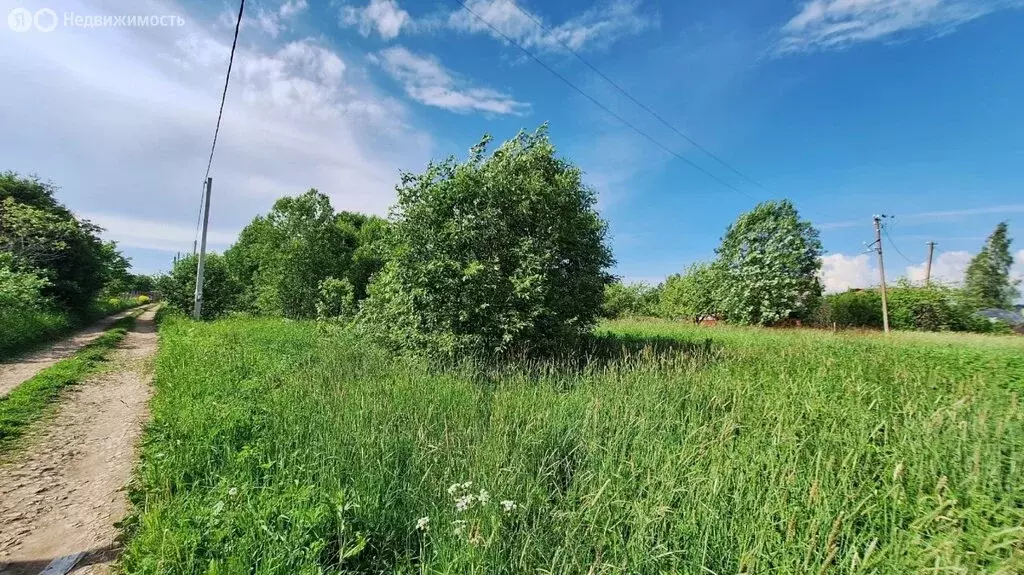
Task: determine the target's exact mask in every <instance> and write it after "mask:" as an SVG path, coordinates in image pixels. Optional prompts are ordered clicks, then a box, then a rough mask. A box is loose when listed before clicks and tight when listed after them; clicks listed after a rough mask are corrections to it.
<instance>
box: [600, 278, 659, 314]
mask: <svg viewBox="0 0 1024 575" xmlns="http://www.w3.org/2000/svg"><path fill="white" fill-rule="evenodd" d="M659 294H660V290H659V288H657V287H654V286H649V285H647V284H644V283H634V284H629V285H626V284H624V283H622V282H620V281H617V282H615V283H611V284H608V285H607V286H605V288H604V304H602V305H601V315H603V316H604V317H606V318H609V319H614V318H617V317H642V316H653V315H655V314H656V313H657V310H658V298H659Z"/></svg>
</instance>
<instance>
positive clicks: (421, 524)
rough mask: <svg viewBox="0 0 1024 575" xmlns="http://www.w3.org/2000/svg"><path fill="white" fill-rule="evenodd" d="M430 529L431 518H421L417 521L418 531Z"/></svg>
mask: <svg viewBox="0 0 1024 575" xmlns="http://www.w3.org/2000/svg"><path fill="white" fill-rule="evenodd" d="M429 528H430V517H420V518H419V519H417V520H416V529H418V530H420V531H426V530H427V529H429Z"/></svg>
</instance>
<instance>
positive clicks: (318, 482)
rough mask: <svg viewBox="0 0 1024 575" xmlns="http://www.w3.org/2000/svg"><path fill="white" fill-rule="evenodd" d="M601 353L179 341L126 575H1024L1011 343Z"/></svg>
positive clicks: (139, 491) (661, 346) (168, 344)
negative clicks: (566, 358) (402, 351)
mask: <svg viewBox="0 0 1024 575" xmlns="http://www.w3.org/2000/svg"><path fill="white" fill-rule="evenodd" d="M604 331H605V336H604V337H605V338H606V339H605V343H606V345H605V346H604V349H605V350H606V352H607V351H608V350H609V349H611V348H614V347H615V342H616V341H621V342H625V343H626V344H628V345H624V346H623V349H622V351H621V352H620V353H618V354H611V356H612V357H611V359H607V357H605V358H593V359H594V361H591V362H589V364H587V365H584V362H577V363H576V364H575V365H572V366H565V367H562V368H559V367H553V366H543V365H535V366H532V367H527V368H522V367H521V368H516V369H513V368H509V369H507V370H505V371H504V372H503V373H494V372H493V371H491V372H488V374H487V375H480V374H479V373H477V372H473V371H471V370H469V369H460V368H455V367H451V368H449V369H439V368H437V367H433V368H432V367H430V366H427V365H424V364H421V363H419V362H417V361H415V360H408V359H399V358H395V357H392V356H389V355H387V354H385V353H383V352H381V351H379V350H376V349H374V348H372V347H368V346H367V345H366V344H365V343H364V342H362V341H359V340H356V339H352V338H351V337H350V336H347V335H345V334H333V335H331V334H325V333H323V332H320V331H318V330H317V329H316V328H315V327H314V326H313V325H312V324H306V323H299V322H285V321H277V320H265V319H255V320H254V319H246V320H243V319H232V320H224V321H220V322H216V323H212V324H197V323H194V322H191V321H188V320H183V319H180V318H169V319H168V320H167V322H166V324H165V325H164V327H163V328H162V330H161V349H160V352H159V356H158V361H157V372H156V385H157V393H156V396H155V398H154V400H153V403H152V410H153V419H152V423H151V424H150V426H149V427H148V429H147V430H146V434H145V439H144V445H143V449H142V460H141V463H140V466H139V468H138V477H137V481H136V483H135V486H134V488H133V490H132V492H131V498H132V501H133V503H134V509H135V512H134V514H133V516H132V517H131V518H130V519H129V520H128V521H127V522H126V524H125V529H126V535H127V537H128V539H127V541H128V542H127V549H126V552H125V554H124V557H123V562H124V567H125V569H126V571H127V572H129V573H200V572H203V573H243V572H244V573H321V572H330V573H339V572H348V573H354V572H386V573H393V572H394V573H451V574H456V573H458V574H464V573H509V574H513V573H514V574H520V573H656V574H660V573H705V574H706V573H714V574H726V573H729V574H733V573H908V572H934V573H946V572H949V573H953V572H955V573H1006V574H1009V573H1020V572H1022V571H1024V527H1022V524H1024V410H1022V409H1021V407H1020V400H1019V395H1020V392H1021V388H1022V387H1024V379H1022V378H1024V347H1022V345H1021V343H1020V340H1011V339H998V338H987V339H984V338H980V337H979V338H972V337H970V336H967V337H962V336H948V335H947V336H941V337H940V336H935V335H931V336H929V337H919V336H917V335H916V334H915V335H914V336H907V337H903V336H897V337H892V338H890V339H884V338H882V337H877V336H852V335H832V334H828V333H816V332H815V333H808V332H773V331H766V330H740V329H701V328H692V327H689V326H683V325H679V324H673V323H668V322H650V323H644V322H636V323H625V322H624V323H613V324H610V325H608V326H606V327H605V328H604ZM706 340H710V342H707V341H706ZM645 341H651V342H654V343H656V344H657V345H651V346H647V347H644V346H643V345H642V344H643V342H645ZM673 341H674V342H680V345H676V346H674V345H666V342H673ZM686 342H691V343H693V344H694V345H683V344H685V343H686ZM606 356H607V353H606ZM581 366H582V367H581ZM466 482H472V484H471V485H468V486H466V485H463V484H464V483H466ZM481 490H485V491H486V495H487V499H488V501H487V502H486V503H485V504H484V503H481V500H480V496H481ZM468 495H472V496H473V498H467V497H466V496H468ZM460 497H461V498H462V500H461V503H462V504H463V505H466V504H468V507H467V508H466V509H464V510H459V509H458V508H457V503H459V501H458V499H459V498H460ZM502 501H506V504H505V505H506V506H508V507H509V508H510V509H509V510H508V511H506V510H505V508H504V507H503V506H502V504H501V502H502ZM511 502H514V505H515V507H514V509H511V507H512V503H511ZM424 518H429V519H424ZM418 524H419V525H420V526H421V527H422V528H418V527H417V525H418Z"/></svg>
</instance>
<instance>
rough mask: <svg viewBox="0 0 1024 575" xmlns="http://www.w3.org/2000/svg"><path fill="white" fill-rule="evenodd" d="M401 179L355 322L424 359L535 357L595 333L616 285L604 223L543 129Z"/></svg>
mask: <svg viewBox="0 0 1024 575" xmlns="http://www.w3.org/2000/svg"><path fill="white" fill-rule="evenodd" d="M489 141H490V138H489V137H486V136H485V137H484V139H483V140H482V141H481V142H480V143H479V144H478V145H476V146H474V147H473V149H472V150H471V153H470V157H469V158H468V159H467V160H466V161H464V162H461V163H459V162H456V160H455V159H454V158H449V159H448V160H446V161H443V162H441V163H431V164H430V165H429V166H428V167H427V170H426V171H425V172H424V173H422V174H408V173H406V174H403V175H402V183H401V185H399V186H398V204H397V206H396V207H395V208H394V209H393V211H392V224H391V228H390V231H389V233H388V234H387V240H386V242H387V252H386V261H385V264H384V268H383V270H382V271H381V272H380V273H378V274H377V275H376V276H375V278H374V280H373V282H371V284H370V296H369V298H368V299H367V300H366V301H365V302H364V303H363V307H362V309H361V310H360V321H361V324H362V325H364V326H366V327H367V328H369V329H370V330H371V331H372V332H373V333H375V334H377V335H380V336H382V337H383V339H385V340H386V341H388V342H390V343H392V344H394V345H398V346H403V347H415V348H420V349H423V350H425V351H428V352H433V353H439V354H452V353H459V352H467V353H481V354H494V353H503V352H517V353H535V352H536V353H540V352H544V351H548V350H551V349H553V348H556V347H559V346H563V345H567V344H570V343H572V342H575V341H576V339H577V338H578V337H579V336H580V335H581V334H584V333H587V332H589V330H590V329H591V328H592V326H593V325H594V323H595V321H596V320H597V317H598V315H599V313H600V310H601V304H602V300H603V296H604V287H605V285H606V284H608V283H610V282H611V280H612V277H611V276H610V275H609V274H608V272H607V268H608V267H609V266H610V265H611V263H612V257H611V253H610V251H609V250H608V248H607V246H606V245H605V234H606V225H605V223H604V221H602V220H601V218H600V217H599V216H598V214H597V212H596V211H595V209H594V203H595V196H594V193H593V191H592V190H590V189H589V188H587V187H586V186H585V185H583V183H582V181H581V173H580V170H579V169H578V168H577V167H575V166H573V165H572V164H571V163H569V162H568V161H566V160H564V159H561V158H559V157H557V156H556V152H555V148H554V146H553V145H552V144H551V142H550V141H549V140H548V137H547V129H546V127H542V128H540V129H538V130H537V131H536V132H534V133H532V134H527V133H524V132H521V133H520V134H519V135H517V136H516V137H515V138H513V139H512V140H509V141H508V142H506V143H504V144H503V145H502V146H501V147H500V148H498V149H497V150H496V151H495V152H494V153H493V154H491V155H490V156H487V155H485V153H486V147H487V144H488V143H489Z"/></svg>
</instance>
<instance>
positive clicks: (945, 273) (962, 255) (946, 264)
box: [907, 251, 973, 285]
mask: <svg viewBox="0 0 1024 575" xmlns="http://www.w3.org/2000/svg"><path fill="white" fill-rule="evenodd" d="M971 257H973V256H971V254H970V253H968V252H965V251H955V252H943V253H941V254H939V255H938V257H936V258H935V259H934V260H932V282H933V283H939V284H950V285H957V284H960V283H962V282H963V281H964V272H965V271H967V264H969V263H971ZM925 268H926V265H925V264H924V263H921V264H920V265H916V266H907V279H909V280H910V281H911V283H915V284H922V283H924V275H925Z"/></svg>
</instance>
